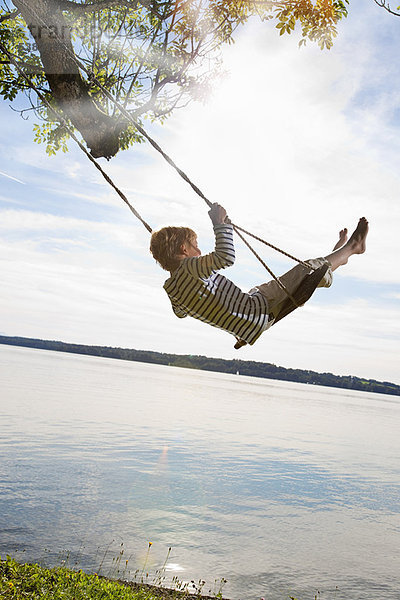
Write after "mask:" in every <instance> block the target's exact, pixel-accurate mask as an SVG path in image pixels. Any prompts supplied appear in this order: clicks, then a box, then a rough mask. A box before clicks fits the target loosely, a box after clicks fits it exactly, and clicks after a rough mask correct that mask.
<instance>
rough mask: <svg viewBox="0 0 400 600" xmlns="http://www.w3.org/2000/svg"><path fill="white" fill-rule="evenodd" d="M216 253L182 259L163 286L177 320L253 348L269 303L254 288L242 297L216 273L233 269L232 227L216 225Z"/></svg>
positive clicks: (232, 284)
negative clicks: (213, 329) (225, 334)
mask: <svg viewBox="0 0 400 600" xmlns="http://www.w3.org/2000/svg"><path fill="white" fill-rule="evenodd" d="M214 232H215V250H214V252H210V254H206V255H205V256H199V257H192V258H185V259H184V260H182V262H181V263H180V265H179V267H178V268H177V269H176V271H174V272H173V273H172V274H171V277H170V278H169V279H167V280H166V282H165V283H164V289H165V291H166V292H167V294H168V296H169V299H170V300H171V304H172V309H173V311H174V313H175V314H176V316H177V317H179V318H183V317H186V316H187V315H189V316H191V317H194V318H195V319H200V321H204V322H205V323H208V324H209V325H213V326H214V327H219V328H220V329H224V330H225V331H228V332H229V333H231V334H232V335H234V336H235V337H236V338H239V339H241V340H244V341H245V342H247V343H248V344H254V342H255V341H256V340H257V339H258V337H259V336H260V335H261V333H262V332H263V331H264V330H265V329H267V326H268V302H267V300H266V298H265V297H264V296H263V295H262V294H261V292H260V291H259V290H258V289H257V288H255V289H253V290H251V291H250V292H249V293H247V294H246V293H244V292H242V290H240V289H239V288H238V287H237V286H236V285H235V284H234V283H232V281H230V280H229V279H227V278H226V277H224V276H223V275H220V274H219V273H218V272H217V271H219V270H220V269H224V268H225V267H229V266H231V265H233V263H234V262H235V248H234V245H233V229H232V225H225V224H223V225H216V226H215V227H214Z"/></svg>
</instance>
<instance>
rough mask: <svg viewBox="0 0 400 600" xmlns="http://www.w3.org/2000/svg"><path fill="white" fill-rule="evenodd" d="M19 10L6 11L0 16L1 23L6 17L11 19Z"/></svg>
mask: <svg viewBox="0 0 400 600" xmlns="http://www.w3.org/2000/svg"><path fill="white" fill-rule="evenodd" d="M19 12H20V11H19V10H18V9H17V10H13V11H12V12H10V13H7V14H6V15H2V16H1V17H0V23H3V22H4V21H7V20H8V19H13V18H14V17H17V16H18V15H19Z"/></svg>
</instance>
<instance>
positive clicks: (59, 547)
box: [0, 345, 400, 600]
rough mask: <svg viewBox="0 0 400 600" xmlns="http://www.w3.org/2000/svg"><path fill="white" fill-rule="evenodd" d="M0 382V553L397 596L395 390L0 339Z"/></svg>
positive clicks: (265, 590)
mask: <svg viewBox="0 0 400 600" xmlns="http://www.w3.org/2000/svg"><path fill="white" fill-rule="evenodd" d="M0 385H1V402H0V419H1V431H0V453H1V462H0V526H1V531H0V554H1V555H2V556H5V554H6V553H10V554H12V555H16V556H17V557H20V559H21V560H35V561H37V560H41V561H42V562H44V563H46V564H60V562H61V561H62V560H69V563H70V564H71V565H74V564H75V563H76V564H78V566H79V567H82V568H84V569H88V570H94V571H99V569H100V566H101V564H102V567H101V569H102V572H103V573H104V574H107V573H110V572H112V570H113V565H115V560H114V562H113V561H112V559H113V558H114V559H115V558H116V557H117V556H118V552H119V550H120V549H121V548H123V549H124V559H125V557H127V558H129V563H128V567H127V570H130V571H131V572H134V571H135V569H136V568H141V567H142V565H143V561H144V560H145V555H146V550H147V547H148V542H149V541H151V542H152V544H153V545H152V547H151V551H150V555H149V558H148V561H147V564H146V566H145V570H146V571H149V573H150V578H151V577H152V574H153V573H154V572H155V570H156V569H157V568H159V567H160V566H161V565H162V563H163V561H164V559H165V558H166V556H167V552H168V548H169V547H170V546H171V547H172V552H171V555H170V557H169V560H168V563H167V572H166V574H167V576H168V577H169V578H170V577H172V576H174V575H177V576H178V577H179V578H180V579H181V580H182V581H190V580H192V579H193V580H196V581H197V580H198V579H199V578H204V579H207V585H206V586H205V588H204V591H205V592H208V590H209V589H210V588H212V587H213V586H214V580H215V579H216V580H218V581H219V580H220V579H221V578H222V577H224V578H226V579H227V580H228V583H227V584H226V585H225V587H224V588H223V593H224V595H226V596H228V597H231V598H234V599H237V598H241V599H242V600H246V599H257V598H260V597H261V596H263V597H264V598H265V599H266V600H281V599H282V600H283V599H286V598H287V597H288V596H289V595H293V596H297V597H299V598H301V600H306V599H310V600H311V598H312V599H313V598H314V595H315V594H317V591H320V595H319V596H318V597H319V598H323V599H324V598H325V599H327V600H328V599H335V600H341V599H346V600H361V599H365V600H367V599H368V600H375V599H376V600H381V599H383V598H384V599H385V600H394V599H396V600H399V598H400V586H399V583H400V558H399V557H400V514H399V513H400V499H399V497H400V483H399V482H400V435H399V417H400V399H397V398H395V397H390V396H384V395H378V394H367V393H361V392H349V391H340V390H334V389H330V388H322V387H318V386H306V385H301V384H294V383H283V382H273V381H268V380H261V379H256V378H251V377H242V376H232V375H224V374H220V373H207V372H199V371H193V370H186V369H178V368H172V367H163V366H156V365H147V364H142V363H135V362H124V361H117V360H112V359H104V358H97V357H85V356H79V355H69V354H63V353H55V352H48V351H43V350H31V349H25V348H13V347H9V346H1V345H0ZM121 544H123V546H121ZM22 551H25V552H24V553H22ZM121 565H123V562H121ZM121 568H122V567H121ZM336 586H337V588H338V589H336ZM217 589H218V585H217Z"/></svg>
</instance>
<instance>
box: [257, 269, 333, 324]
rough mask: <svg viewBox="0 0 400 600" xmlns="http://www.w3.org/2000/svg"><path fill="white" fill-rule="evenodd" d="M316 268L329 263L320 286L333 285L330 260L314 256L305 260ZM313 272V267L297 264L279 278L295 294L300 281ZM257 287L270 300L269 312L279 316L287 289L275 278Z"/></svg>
mask: <svg viewBox="0 0 400 600" xmlns="http://www.w3.org/2000/svg"><path fill="white" fill-rule="evenodd" d="M305 262H307V263H308V264H309V265H310V266H311V267H313V268H314V269H317V268H318V267H322V265H326V264H328V265H329V269H328V270H327V272H326V273H325V275H324V276H323V278H322V279H321V281H320V283H319V284H318V287H330V286H331V285H332V269H331V266H330V263H329V261H328V260H327V259H326V258H312V259H310V260H307V261H305ZM310 272H311V269H307V267H304V266H303V265H296V266H295V267H293V269H291V270H290V271H288V272H287V273H285V274H284V275H281V276H280V277H279V280H280V281H281V282H282V283H283V285H284V286H285V288H286V289H287V290H288V292H289V293H290V294H293V293H294V292H295V291H296V289H297V288H298V286H299V285H300V282H301V281H302V279H303V278H304V276H305V275H307V274H308V273H310ZM256 289H258V290H259V291H260V292H261V294H262V295H263V296H264V297H265V298H266V299H267V301H268V309H269V313H270V314H271V313H272V315H273V317H277V315H278V314H279V311H280V308H281V304H282V302H284V301H285V300H286V299H287V297H288V296H287V294H286V293H285V291H284V290H283V289H282V288H281V287H280V286H279V284H278V283H277V282H276V281H275V280H274V279H273V280H272V281H268V283H262V284H261V285H257V286H256Z"/></svg>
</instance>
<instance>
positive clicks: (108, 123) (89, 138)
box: [13, 0, 121, 158]
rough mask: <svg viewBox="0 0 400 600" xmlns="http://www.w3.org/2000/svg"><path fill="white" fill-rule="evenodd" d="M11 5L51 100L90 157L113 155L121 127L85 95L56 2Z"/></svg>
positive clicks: (27, 0)
mask: <svg viewBox="0 0 400 600" xmlns="http://www.w3.org/2000/svg"><path fill="white" fill-rule="evenodd" d="M13 3H14V4H15V6H16V7H17V8H19V9H20V11H21V14H22V16H23V18H24V20H25V22H26V24H27V25H28V27H29V30H30V32H31V34H32V36H33V37H34V39H35V42H36V44H37V48H38V50H39V53H40V57H41V60H42V64H43V68H44V71H45V74H46V78H47V81H48V82H49V86H50V89H51V92H52V96H53V98H54V99H55V100H56V102H57V104H58V105H59V107H60V108H61V109H62V111H63V112H64V114H65V115H66V116H67V117H68V118H69V119H70V121H71V122H72V123H73V125H74V126H75V127H76V129H77V130H78V131H79V132H80V133H81V134H82V137H83V139H84V140H85V142H86V144H87V146H88V148H90V152H91V154H92V155H93V156H94V157H96V158H98V157H101V156H103V157H105V158H110V157H112V156H114V155H115V154H116V153H117V152H118V150H119V139H118V134H119V132H120V131H121V124H119V126H118V127H117V125H116V122H115V120H114V119H112V118H111V117H109V116H108V115H106V114H105V113H104V112H102V111H101V110H100V109H99V108H98V106H96V104H95V103H94V102H93V99H92V98H91V96H90V95H89V92H88V85H87V84H86V82H85V81H84V80H83V79H82V77H81V75H80V73H79V69H78V67H77V65H76V64H75V62H74V60H73V58H72V57H71V55H70V54H69V52H68V50H69V51H70V52H72V53H73V54H74V50H73V46H72V42H71V30H70V27H69V26H68V25H67V23H66V21H65V19H64V15H63V13H62V11H61V9H60V7H59V5H58V3H57V2H56V1H55V0H24V2H23V3H22V2H21V1H20V0H13ZM27 5H28V6H29V7H31V8H32V10H33V11H34V12H31V10H29V8H28V6H27ZM43 23H46V25H44V24H43ZM60 38H61V41H60Z"/></svg>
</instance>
